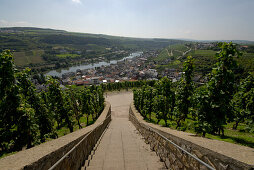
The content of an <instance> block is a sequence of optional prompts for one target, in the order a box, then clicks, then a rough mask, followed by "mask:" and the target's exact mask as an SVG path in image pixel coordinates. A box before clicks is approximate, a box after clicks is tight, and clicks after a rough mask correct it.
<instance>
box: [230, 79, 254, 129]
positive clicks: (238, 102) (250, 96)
mask: <svg viewBox="0 0 254 170" xmlns="http://www.w3.org/2000/svg"><path fill="white" fill-rule="evenodd" d="M231 106H232V108H233V114H234V120H235V124H234V125H233V129H237V126H238V124H239V123H240V122H244V120H246V119H249V120H250V122H249V125H250V124H252V123H254V121H251V120H253V116H254V76H253V75H252V74H250V75H249V76H248V77H247V78H245V79H243V80H242V81H241V83H240V85H239V87H238V91H237V92H236V93H235V94H234V96H233V99H232V100H231Z"/></svg>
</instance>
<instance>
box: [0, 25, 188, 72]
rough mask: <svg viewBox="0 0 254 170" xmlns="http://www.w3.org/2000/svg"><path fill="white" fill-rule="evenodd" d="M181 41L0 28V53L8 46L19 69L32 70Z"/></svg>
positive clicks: (65, 65)
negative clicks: (28, 68) (26, 68)
mask: <svg viewBox="0 0 254 170" xmlns="http://www.w3.org/2000/svg"><path fill="white" fill-rule="evenodd" d="M184 42H185V41H182V40H174V39H144V38H129V37H118V36H110V35H103V34H87V33H74V32H67V31H64V30H54V29H44V28H32V27H10V28H0V52H1V51H3V50H5V49H10V50H11V51H12V52H13V53H14V60H15V64H16V65H17V66H18V68H24V67H27V66H29V67H30V68H32V71H35V72H44V71H47V70H51V69H57V68H63V67H68V66H70V65H72V64H76V63H80V62H91V61H90V60H91V59H92V61H96V60H102V59H103V60H105V59H106V60H111V59H117V58H122V57H124V56H127V55H128V54H129V53H130V52H132V51H140V50H151V49H152V50H157V49H161V48H164V47H167V46H168V45H172V44H177V43H180V44H181V43H184Z"/></svg>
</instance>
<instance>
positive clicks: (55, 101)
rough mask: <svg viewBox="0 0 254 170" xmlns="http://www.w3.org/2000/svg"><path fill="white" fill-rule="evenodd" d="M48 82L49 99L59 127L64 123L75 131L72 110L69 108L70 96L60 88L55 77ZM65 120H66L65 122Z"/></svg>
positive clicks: (71, 130)
mask: <svg viewBox="0 0 254 170" xmlns="http://www.w3.org/2000/svg"><path fill="white" fill-rule="evenodd" d="M47 84H48V85H49V87H48V99H49V102H50V109H51V111H52V113H53V115H54V117H55V119H56V121H57V124H58V129H59V128H60V127H62V126H63V125H64V124H67V127H68V128H69V129H70V132H73V121H72V114H71V113H72V112H70V110H68V105H69V103H68V98H69V96H68V95H66V94H65V93H64V92H63V91H62V90H61V88H60V85H59V82H58V81H57V80H55V79H53V78H49V80H48V82H47ZM63 120H64V122H63Z"/></svg>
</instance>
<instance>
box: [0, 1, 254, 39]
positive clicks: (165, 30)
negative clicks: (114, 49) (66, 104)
mask: <svg viewBox="0 0 254 170" xmlns="http://www.w3.org/2000/svg"><path fill="white" fill-rule="evenodd" d="M253 9H254V0H0V27H12V26H29V27H41V28H52V29H61V30H66V31H71V32H83V33H96V34H108V35H116V36H125V37H140V38H174V39H195V40H252V41H253V40H254V10H253Z"/></svg>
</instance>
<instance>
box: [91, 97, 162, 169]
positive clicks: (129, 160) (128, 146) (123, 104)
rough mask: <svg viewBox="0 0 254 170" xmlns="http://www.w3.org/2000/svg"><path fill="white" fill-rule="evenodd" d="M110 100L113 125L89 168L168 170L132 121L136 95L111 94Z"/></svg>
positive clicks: (103, 138)
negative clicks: (132, 105)
mask: <svg viewBox="0 0 254 170" xmlns="http://www.w3.org/2000/svg"><path fill="white" fill-rule="evenodd" d="M106 100H107V101H108V102H110V103H111V110H112V122H111V123H110V125H109V128H108V129H107V131H106V133H105V134H104V136H103V137H102V140H101V142H100V144H99V146H98V148H97V150H96V151H95V155H94V156H93V158H92V160H91V161H90V164H89V167H88V168H87V169H89V170H96V169H103V170H104V169H105V170H107V169H109V170H114V169H117V170H122V169H124V170H125V169H131V170H135V169H138V170H139V169H141V170H142V169H151V170H155V169H164V168H165V166H164V163H162V162H160V159H159V157H158V156H157V155H156V153H155V152H152V151H151V150H150V146H149V145H148V144H146V143H145V142H144V140H143V139H142V136H141V135H140V134H139V133H138V131H137V130H136V128H135V127H134V125H133V124H132V123H131V122H130V121H129V118H128V114H129V107H130V103H131V101H132V93H131V92H128V93H126V92H120V93H116V92H114V93H110V94H108V95H107V98H106Z"/></svg>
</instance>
